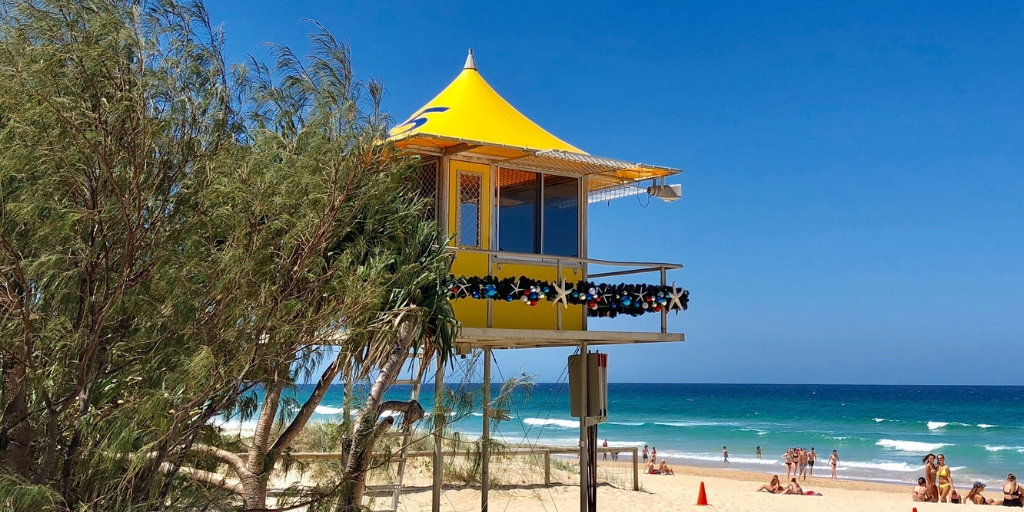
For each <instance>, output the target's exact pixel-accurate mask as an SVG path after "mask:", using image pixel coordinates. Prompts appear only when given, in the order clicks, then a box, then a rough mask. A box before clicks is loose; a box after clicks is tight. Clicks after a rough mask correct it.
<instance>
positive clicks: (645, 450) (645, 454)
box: [644, 444, 651, 464]
mask: <svg viewBox="0 0 1024 512" xmlns="http://www.w3.org/2000/svg"><path fill="white" fill-rule="evenodd" d="M650 456H651V452H649V451H647V445H646V444H645V445H644V463H645V464H646V463H647V459H648V458H650Z"/></svg>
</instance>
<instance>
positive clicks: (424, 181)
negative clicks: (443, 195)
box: [413, 160, 438, 220]
mask: <svg viewBox="0 0 1024 512" xmlns="http://www.w3.org/2000/svg"><path fill="white" fill-rule="evenodd" d="M414 180H415V182H414V183H413V187H414V190H415V191H416V195H418V196H419V197H421V198H423V199H426V200H427V201H428V202H430V209H429V210H427V214H426V215H427V220H437V183H438V174H437V160H431V161H427V162H423V163H422V164H420V167H419V169H417V170H416V177H415V178H414Z"/></svg>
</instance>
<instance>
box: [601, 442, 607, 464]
mask: <svg viewBox="0 0 1024 512" xmlns="http://www.w3.org/2000/svg"><path fill="white" fill-rule="evenodd" d="M601 448H608V440H607V439H605V440H604V442H603V443H601ZM604 460H608V452H604Z"/></svg>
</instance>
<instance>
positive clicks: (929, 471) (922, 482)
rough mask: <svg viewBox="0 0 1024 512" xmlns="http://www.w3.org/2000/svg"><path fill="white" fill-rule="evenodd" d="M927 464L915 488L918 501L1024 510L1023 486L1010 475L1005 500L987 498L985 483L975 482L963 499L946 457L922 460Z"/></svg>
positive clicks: (927, 456) (1005, 485) (1004, 489)
mask: <svg viewBox="0 0 1024 512" xmlns="http://www.w3.org/2000/svg"><path fill="white" fill-rule="evenodd" d="M921 462H922V463H923V464H924V476H922V477H920V478H918V479H917V486H916V487H914V494H913V498H914V501H921V502H931V503H939V502H942V503H971V504H974V505H998V506H1003V507H1024V502H1022V501H1021V494H1024V493H1022V492H1021V488H1020V485H1018V484H1017V477H1016V475H1014V474H1013V473H1010V474H1009V475H1007V477H1006V483H1004V484H1003V499H1001V500H997V499H994V498H986V497H985V496H984V495H983V494H982V491H984V490H985V483H984V482H974V485H973V486H972V487H971V490H970V491H968V493H967V495H966V496H960V495H959V494H958V493H957V492H956V488H955V487H954V485H953V470H952V469H950V467H949V466H948V465H946V456H945V455H943V454H941V453H940V454H939V455H938V456H936V455H935V454H933V453H929V454H928V455H925V456H924V458H922V459H921Z"/></svg>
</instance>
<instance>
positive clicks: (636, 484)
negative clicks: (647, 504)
mask: <svg viewBox="0 0 1024 512" xmlns="http://www.w3.org/2000/svg"><path fill="white" fill-rule="evenodd" d="M636 454H637V448H636V447H635V446H634V447H633V490H634V491H639V490H640V461H638V460H637V456H636Z"/></svg>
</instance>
